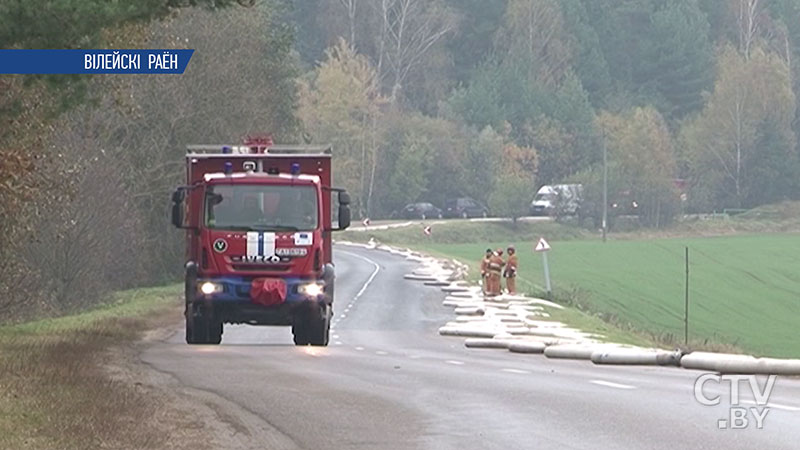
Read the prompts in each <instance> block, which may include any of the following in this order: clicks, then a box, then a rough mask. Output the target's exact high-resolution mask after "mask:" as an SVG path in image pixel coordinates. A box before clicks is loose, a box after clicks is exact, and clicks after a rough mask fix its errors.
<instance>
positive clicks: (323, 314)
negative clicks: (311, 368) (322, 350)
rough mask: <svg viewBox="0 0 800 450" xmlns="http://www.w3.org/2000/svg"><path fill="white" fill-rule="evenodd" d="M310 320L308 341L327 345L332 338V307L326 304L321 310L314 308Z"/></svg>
mask: <svg viewBox="0 0 800 450" xmlns="http://www.w3.org/2000/svg"><path fill="white" fill-rule="evenodd" d="M310 316H311V317H310V319H311V320H309V322H308V343H309V344H311V345H315V346H321V347H325V346H327V345H328V341H329V340H330V330H331V307H330V305H325V306H323V307H321V308H319V310H313V311H312V312H311V315H310Z"/></svg>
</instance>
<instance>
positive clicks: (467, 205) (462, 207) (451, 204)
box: [444, 197, 489, 219]
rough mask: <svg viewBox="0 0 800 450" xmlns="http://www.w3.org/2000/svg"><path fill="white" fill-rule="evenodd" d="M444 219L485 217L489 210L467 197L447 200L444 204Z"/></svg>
mask: <svg viewBox="0 0 800 450" xmlns="http://www.w3.org/2000/svg"><path fill="white" fill-rule="evenodd" d="M444 215H445V217H463V218H465V219H466V218H468V217H486V216H488V215H489V208H487V207H485V206H483V205H481V204H480V203H478V202H477V201H475V200H473V199H471V198H469V197H460V198H453V199H450V200H447V201H446V202H445V203H444Z"/></svg>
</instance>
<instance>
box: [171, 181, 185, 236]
mask: <svg viewBox="0 0 800 450" xmlns="http://www.w3.org/2000/svg"><path fill="white" fill-rule="evenodd" d="M185 198H186V192H185V191H184V190H183V189H181V188H178V189H176V190H175V192H173V193H172V225H174V226H175V228H183V200H184V199H185Z"/></svg>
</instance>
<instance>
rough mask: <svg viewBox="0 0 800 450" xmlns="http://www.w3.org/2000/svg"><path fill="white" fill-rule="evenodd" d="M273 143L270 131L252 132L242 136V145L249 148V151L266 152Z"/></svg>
mask: <svg viewBox="0 0 800 450" xmlns="http://www.w3.org/2000/svg"><path fill="white" fill-rule="evenodd" d="M273 144H274V142H273V141H272V133H266V134H252V135H249V136H247V137H245V138H244V145H245V146H247V147H249V148H250V153H266V152H267V149H268V148H270V147H272V145H273Z"/></svg>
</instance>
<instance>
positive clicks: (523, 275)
mask: <svg viewBox="0 0 800 450" xmlns="http://www.w3.org/2000/svg"><path fill="white" fill-rule="evenodd" d="M498 237H499V236H498ZM493 241H494V242H491V243H490V244H489V243H480V244H438V243H432V244H430V245H427V246H426V248H427V249H430V250H432V251H434V252H436V253H441V254H446V255H451V256H454V257H456V258H459V259H462V260H465V261H473V262H476V263H477V261H478V260H479V259H480V257H481V255H482V252H483V250H484V249H485V248H486V247H487V245H490V246H491V247H493V248H497V247H505V246H506V245H507V244H508V243H509V242H505V241H500V240H498V239H494V240H493ZM514 244H515V245H516V247H517V249H518V253H519V255H520V265H521V272H520V281H521V284H522V286H523V287H525V285H526V284H527V286H528V287H529V288H532V290H533V291H534V292H536V291H538V290H540V289H541V286H542V285H543V284H544V281H543V280H544V275H543V270H542V257H541V255H539V254H534V253H533V251H532V246H533V242H532V241H517V242H514ZM551 244H552V246H553V250H552V251H551V252H550V253H549V255H548V257H549V261H550V272H551V278H552V281H553V287H554V289H555V292H556V295H557V296H558V295H560V296H569V297H571V298H572V299H574V301H575V302H576V303H578V304H580V305H581V306H582V307H583V309H588V310H589V311H592V312H602V313H603V315H604V316H605V317H607V318H608V317H609V316H610V317H612V318H613V322H615V323H617V324H618V325H623V328H624V327H628V326H630V327H631V328H633V329H636V330H642V331H646V332H648V333H653V334H655V335H664V336H670V337H671V339H665V341H670V340H672V341H674V342H681V341H682V340H683V316H684V277H685V275H684V274H685V268H684V248H685V247H687V246H688V247H689V258H690V281H689V283H690V290H689V292H690V302H691V306H690V336H691V340H692V341H693V342H703V341H706V340H707V341H710V342H719V343H725V344H731V345H733V346H735V347H738V348H741V349H744V350H747V351H750V352H754V353H757V354H759V355H770V356H780V357H800V341H799V340H798V339H797V331H798V330H799V329H800V258H798V255H800V235H798V234H766V235H757V236H752V235H751V236H724V237H706V238H673V239H651V240H616V241H615V240H611V241H609V242H607V243H606V244H603V243H602V242H601V241H599V240H570V241H554V242H551Z"/></svg>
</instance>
